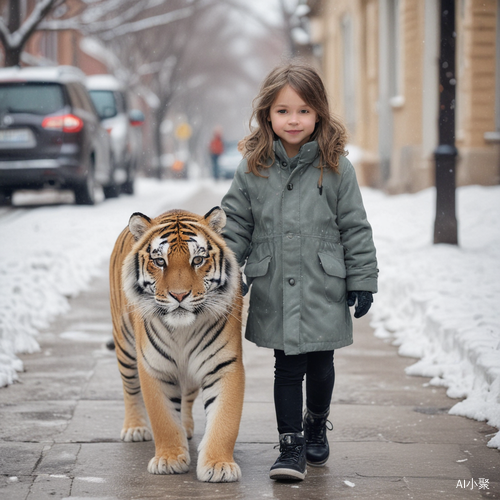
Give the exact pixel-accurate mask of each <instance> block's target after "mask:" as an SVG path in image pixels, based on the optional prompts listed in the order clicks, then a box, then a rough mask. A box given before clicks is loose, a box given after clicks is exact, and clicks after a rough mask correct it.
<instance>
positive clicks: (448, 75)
mask: <svg viewBox="0 0 500 500" xmlns="http://www.w3.org/2000/svg"><path fill="white" fill-rule="evenodd" d="M440 14H441V41H440V56H439V126H438V130H439V145H438V147H437V148H436V150H435V151H434V158H435V160H436V219H435V222H434V243H435V244H436V243H448V244H451V245H458V235H457V233H458V228H457V218H456V214H455V184H456V181H455V164H456V158H457V154H458V151H457V148H456V147H455V89H456V83H457V82H456V76H455V41H456V33H455V0H441V12H440Z"/></svg>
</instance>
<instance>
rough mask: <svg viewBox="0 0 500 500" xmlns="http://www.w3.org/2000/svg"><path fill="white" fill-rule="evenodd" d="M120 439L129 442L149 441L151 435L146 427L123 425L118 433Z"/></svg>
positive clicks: (151, 437)
mask: <svg viewBox="0 0 500 500" xmlns="http://www.w3.org/2000/svg"><path fill="white" fill-rule="evenodd" d="M120 438H121V440H122V441H125V442H126V443H130V442H132V441H151V440H152V439H153V435H152V434H151V431H150V430H149V428H148V427H145V426H143V427H124V428H123V429H122V432H121V434H120Z"/></svg>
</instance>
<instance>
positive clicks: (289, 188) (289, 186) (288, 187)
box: [287, 182, 293, 191]
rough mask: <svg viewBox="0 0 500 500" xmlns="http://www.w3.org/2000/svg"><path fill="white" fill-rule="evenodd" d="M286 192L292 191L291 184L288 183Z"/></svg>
mask: <svg viewBox="0 0 500 500" xmlns="http://www.w3.org/2000/svg"><path fill="white" fill-rule="evenodd" d="M287 189H288V191H291V190H292V189H293V184H292V183H291V182H290V184H288V186H287Z"/></svg>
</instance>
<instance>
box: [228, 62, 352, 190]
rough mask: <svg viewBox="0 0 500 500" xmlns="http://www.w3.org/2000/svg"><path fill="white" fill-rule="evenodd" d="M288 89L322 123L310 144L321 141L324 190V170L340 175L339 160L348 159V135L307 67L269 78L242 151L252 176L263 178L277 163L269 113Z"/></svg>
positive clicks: (283, 69)
mask: <svg viewBox="0 0 500 500" xmlns="http://www.w3.org/2000/svg"><path fill="white" fill-rule="evenodd" d="M285 85H290V87H291V88H292V89H293V90H295V92H297V94H299V96H300V97H301V98H302V99H303V100H304V102H305V103H306V104H308V105H309V106H310V107H311V108H312V109H314V111H316V113H317V115H318V119H319V120H318V123H317V124H316V127H315V129H314V132H313V133H312V135H311V138H310V140H311V141H317V142H318V146H319V151H320V164H319V167H320V168H321V175H320V181H319V183H318V185H319V186H321V185H322V180H323V168H327V169H332V170H333V171H334V172H338V165H339V156H341V155H342V156H346V155H347V151H346V150H345V145H346V142H347V131H346V128H345V127H344V125H343V124H342V122H341V121H340V119H339V118H337V117H335V116H334V115H332V114H331V113H330V108H329V105H328V97H327V95H326V91H325V87H324V85H323V82H322V81H321V78H320V76H319V75H318V73H317V72H316V70H315V69H314V68H312V67H310V66H308V65H306V64H303V63H298V62H291V63H288V64H286V65H283V66H278V67H277V68H275V69H273V70H272V71H271V73H269V75H267V77H266V79H265V80H264V82H263V83H262V86H261V88H260V92H259V94H258V95H257V97H256V98H255V99H254V101H253V112H252V116H251V117H250V134H249V135H248V136H246V137H245V138H244V139H243V140H242V141H240V143H239V145H238V146H239V149H240V151H241V152H242V154H243V156H244V157H245V158H246V159H247V164H248V172H252V173H253V174H255V175H258V176H259V177H262V174H261V171H262V169H266V168H269V167H270V166H271V165H272V161H273V160H274V151H273V140H274V137H275V136H274V132H273V129H272V127H271V122H270V121H269V120H268V118H269V113H270V109H271V106H272V104H273V102H274V101H275V99H276V97H277V95H278V93H279V92H280V90H281V89H282V88H283V87H285ZM254 124H255V125H254ZM270 160H271V162H270Z"/></svg>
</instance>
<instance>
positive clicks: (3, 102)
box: [0, 82, 64, 115]
mask: <svg viewBox="0 0 500 500" xmlns="http://www.w3.org/2000/svg"><path fill="white" fill-rule="evenodd" d="M62 108H64V94H63V91H62V88H61V86H60V85H59V84H57V83H38V82H21V83H7V84H0V112H4V113H5V112H7V113H33V114H35V115H49V114H51V113H55V112H56V111H59V110H61V109H62Z"/></svg>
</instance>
